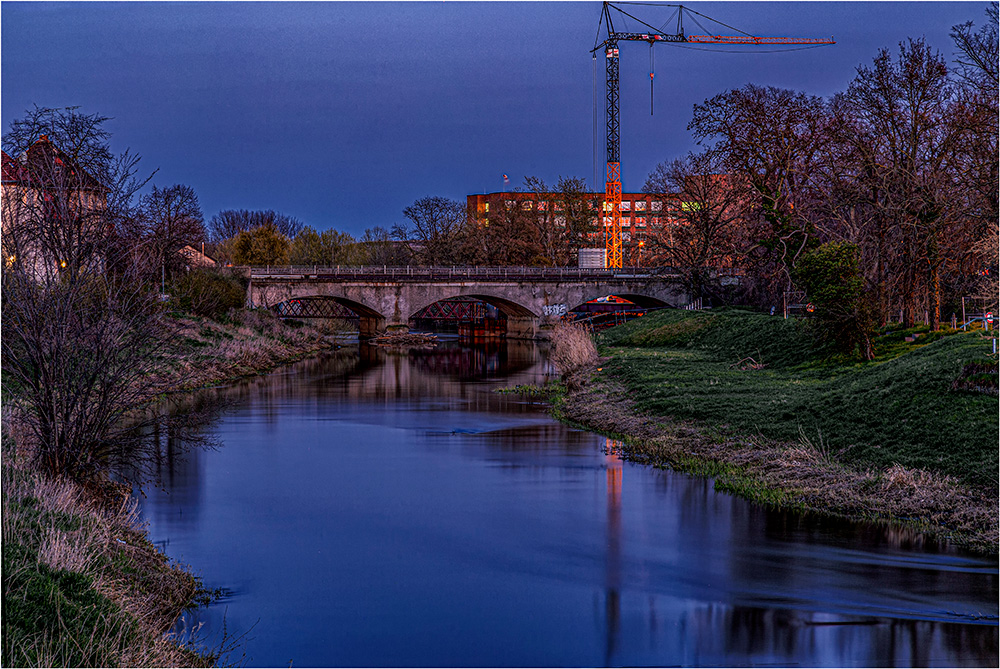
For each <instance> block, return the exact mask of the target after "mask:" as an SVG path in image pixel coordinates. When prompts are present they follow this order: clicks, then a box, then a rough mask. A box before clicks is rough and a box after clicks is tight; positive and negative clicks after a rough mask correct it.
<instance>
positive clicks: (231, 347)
mask: <svg viewBox="0 0 1000 669" xmlns="http://www.w3.org/2000/svg"><path fill="white" fill-rule="evenodd" d="M177 325H178V327H179V333H178V340H179V341H180V342H182V343H181V344H180V345H179V346H178V347H177V348H176V350H174V351H172V352H171V353H170V354H169V357H170V359H171V365H170V366H171V375H170V378H167V379H164V380H163V383H164V385H166V386H168V387H170V388H172V389H173V390H185V389H190V388H197V387H201V386H205V385H208V384H212V383H218V382H220V381H225V380H229V379H233V378H238V377H242V376H250V375H254V374H261V373H264V372H267V371H269V370H271V369H273V368H274V367H276V366H277V365H280V364H284V363H287V362H292V361H294V360H297V359H299V358H302V357H304V356H306V355H309V354H311V353H316V352H318V351H321V350H323V349H325V348H328V347H329V346H330V342H329V340H328V339H327V335H325V334H324V333H323V332H322V331H320V330H318V329H316V328H313V327H311V326H309V325H302V326H300V327H292V326H290V325H287V324H286V323H284V322H283V321H282V320H281V319H280V318H277V317H276V316H274V315H273V314H272V313H270V312H268V311H262V310H254V311H246V310H239V311H233V312H232V313H230V315H229V319H228V321H227V322H225V323H220V322H217V321H212V320H210V319H205V318H199V317H195V316H189V317H182V318H178V319H177Z"/></svg>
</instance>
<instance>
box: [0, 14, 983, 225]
mask: <svg viewBox="0 0 1000 669" xmlns="http://www.w3.org/2000/svg"><path fill="white" fill-rule="evenodd" d="M688 6H690V7H691V8H692V9H695V10H696V11H698V12H701V13H702V14H706V15H708V16H711V17H713V18H715V19H718V20H719V21H722V22H724V23H727V24H729V25H731V26H734V27H736V28H739V29H741V30H743V31H746V32H750V33H753V34H756V35H764V36H797V37H829V36H833V37H834V38H835V39H836V40H837V42H838V43H837V44H836V45H835V46H827V47H822V48H812V49H805V50H802V49H800V50H795V51H789V52H784V53H774V52H773V50H774V48H773V47H764V48H757V49H755V48H753V47H739V48H735V49H729V50H728V52H726V53H720V52H719V51H718V50H717V49H718V47H712V46H698V47H697V48H691V47H693V46H695V45H667V44H660V45H657V46H656V50H655V54H654V56H655V72H656V78H655V114H654V115H653V116H650V114H649V60H650V57H649V51H650V49H649V47H648V46H647V45H646V44H641V43H624V44H623V45H622V46H621V82H622V87H621V132H622V141H621V156H622V179H623V190H625V191H626V192H630V191H636V190H639V189H640V188H641V187H642V184H643V182H644V181H645V178H646V175H647V174H648V173H649V172H650V171H651V170H652V169H653V168H654V167H655V166H656V164H657V163H658V162H661V161H665V160H670V159H673V158H676V157H680V156H682V155H683V154H685V153H686V152H687V151H689V150H691V149H693V148H694V144H693V142H692V140H691V139H690V133H689V132H688V131H687V130H686V126H687V124H688V121H689V120H690V118H691V112H692V107H693V105H695V104H696V103H701V102H703V101H704V100H706V99H707V98H710V97H712V96H713V95H715V94H717V93H721V92H723V91H726V90H728V89H731V88H738V87H741V86H743V85H745V84H747V83H756V84H760V85H768V86H776V87H781V88H790V89H795V90H801V91H805V92H807V93H810V94H814V95H820V96H829V95H831V94H833V93H836V92H838V91H842V90H843V89H844V88H845V87H846V86H847V85H848V83H849V82H850V81H851V79H852V78H853V77H854V75H855V68H856V67H857V66H858V65H862V64H864V65H868V64H870V63H871V61H872V59H873V58H874V57H875V55H876V54H877V52H878V50H879V49H880V48H882V47H889V48H892V49H893V50H895V49H896V45H897V44H898V43H899V42H900V41H901V40H905V39H906V38H907V37H914V38H915V37H925V38H926V39H927V41H928V42H929V43H930V44H931V46H933V47H934V48H936V49H938V50H939V51H940V52H941V53H942V54H943V55H944V56H945V57H946V58H947V59H948V60H949V62H950V61H953V59H954V55H953V51H954V47H953V45H952V42H951V39H950V38H949V36H948V33H949V31H950V29H951V26H953V25H955V24H958V23H963V22H965V21H970V20H971V21H975V23H976V25H977V27H978V26H979V25H982V23H983V21H985V20H986V13H985V10H986V8H987V6H988V5H987V3H985V2H974V3H969V2H915V3H914V2H884V3H875V2H852V3H832V2H831V3H826V2H808V3H801V2H772V3H758V2H692V3H690V5H688ZM623 7H624V5H623ZM627 9H628V10H629V11H630V12H633V13H635V14H637V15H639V16H640V17H643V18H646V17H648V18H650V19H652V20H651V21H650V22H651V23H653V24H654V25H660V24H662V23H663V22H665V21H666V20H667V18H668V17H669V16H670V15H671V13H672V12H673V9H672V8H666V7H635V6H631V7H628V8H627ZM600 13H601V5H600V3H579V2H537V3H536V2H528V3H508V2H488V3H462V2H454V3H452V2H446V3H442V2H437V3H429V2H428V3H422V2H420V3H418V2H413V3H409V2H408V3H381V2H362V3H347V2H343V3H341V2H334V3H321V2H309V3H284V2H281V3H239V2H220V3H212V2H205V3H202V2H198V3H182V2H171V3H146V2H135V3H132V2H116V3H82V2H81V3H77V2H73V3H35V2H31V3H22V2H8V1H6V0H5V1H4V2H3V3H2V5H0V31H2V33H0V36H2V42H0V44H2V54H0V55H2V97H0V103H2V110H0V113H2V123H3V129H4V131H6V130H7V129H8V128H9V126H10V123H11V121H12V120H13V119H16V118H18V117H20V116H22V115H23V114H24V112H25V110H26V109H29V108H31V107H32V106H33V105H39V106H43V107H66V106H70V105H79V106H80V111H81V112H84V113H100V114H103V115H105V116H110V117H113V120H112V121H110V122H109V123H108V129H109V130H110V131H111V132H112V133H113V142H112V146H113V148H114V149H116V150H119V151H120V150H122V149H124V148H126V147H129V148H131V149H132V150H133V151H135V152H137V153H139V154H140V155H142V157H143V161H142V166H143V169H144V170H145V171H146V172H147V173H148V172H151V171H153V170H154V169H158V170H159V171H158V172H157V173H156V175H155V177H154V179H153V183H155V184H156V185H158V186H169V185H171V184H175V183H181V184H187V185H189V186H191V187H193V188H194V189H195V191H196V192H197V194H198V197H199V199H200V201H201V205H202V209H203V211H204V213H205V219H206V221H207V220H208V219H209V218H211V216H212V215H213V214H215V213H217V212H218V211H220V210H222V209H274V210H277V211H279V212H282V213H285V214H288V215H291V216H295V217H296V218H298V219H300V220H302V221H303V222H304V223H306V224H308V225H312V226H313V227H315V228H317V229H320V230H323V229H327V228H330V227H335V228H337V229H339V230H344V231H347V232H350V233H352V234H355V235H358V234H360V233H361V232H362V231H363V230H364V229H365V228H367V227H371V226H375V225H381V226H384V227H390V226H392V224H394V223H397V222H403V221H404V220H405V219H404V217H403V214H402V210H403V208H404V207H406V206H408V205H410V204H412V203H413V202H414V201H415V200H416V199H418V198H421V197H423V196H427V195H439V196H443V197H449V198H453V199H456V200H461V201H463V202H464V199H465V196H466V195H468V194H470V193H481V192H484V191H497V190H503V189H504V188H505V186H504V183H503V180H502V175H503V174H507V175H508V176H509V177H510V184H509V186H507V188H513V187H514V186H517V185H521V183H522V182H523V179H524V177H526V176H538V177H541V178H542V179H544V180H545V181H546V182H550V183H551V182H555V181H556V180H557V179H558V177H559V176H560V175H562V176H578V177H582V178H585V179H587V180H588V181H589V182H590V183H591V184H593V181H594V174H595V167H594V162H595V161H594V155H595V152H594V117H593V113H594V90H593V89H594V61H593V60H592V57H591V54H590V50H591V49H592V48H593V46H594V43H595V37H596V35H597V28H598V19H599V18H600ZM702 23H703V24H704V25H705V27H706V28H709V30H711V31H712V32H720V33H721V32H723V29H722V28H719V27H718V26H714V27H713V26H712V24H709V23H706V22H705V21H704V20H702ZM685 28H686V32H687V33H689V34H698V33H702V32H703V31H702V30H701V29H699V28H698V27H697V26H696V25H695V24H694V23H687V24H686V26H685ZM725 32H726V33H729V32H731V31H725ZM733 51H736V53H733ZM597 67H598V71H597V76H598V87H599V95H600V104H601V107H600V113H601V118H602V119H603V90H604V89H603V87H604V69H603V68H604V62H603V59H602V58H599V59H598V60H597ZM602 123H603V120H602ZM598 142H599V145H600V146H601V147H603V142H604V139H603V127H602V129H601V135H600V136H599V138H598ZM600 160H602V161H603V155H602V156H601V157H600ZM598 169H599V170H602V169H603V168H602V166H600V165H599V166H598ZM601 179H602V180H603V172H601ZM599 188H600V189H601V190H603V184H601V185H599Z"/></svg>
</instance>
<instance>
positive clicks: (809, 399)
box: [599, 308, 1000, 490]
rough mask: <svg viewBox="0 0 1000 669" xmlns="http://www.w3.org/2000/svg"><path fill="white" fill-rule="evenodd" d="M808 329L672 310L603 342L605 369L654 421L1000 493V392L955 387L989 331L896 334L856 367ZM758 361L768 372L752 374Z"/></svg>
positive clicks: (802, 324) (981, 353) (984, 350)
mask: <svg viewBox="0 0 1000 669" xmlns="http://www.w3.org/2000/svg"><path fill="white" fill-rule="evenodd" d="M810 328H811V323H809V322H806V321H802V320H787V321H786V320H784V319H781V318H775V317H771V316H765V315H762V314H757V313H753V312H749V311H745V310H741V309H735V308H728V309H719V310H714V311H712V312H687V311H673V310H670V311H663V312H660V313H657V314H654V315H651V316H647V317H645V318H641V319H637V320H634V321H632V322H630V323H628V324H626V325H624V326H621V327H618V328H614V329H612V330H609V331H608V332H606V333H605V334H603V335H602V336H601V337H600V339H599V344H600V345H601V347H602V353H603V354H605V355H607V354H609V353H610V354H611V355H612V359H611V361H610V362H608V364H606V365H605V367H604V370H605V372H606V373H607V374H609V375H610V376H611V377H612V378H614V379H615V380H617V381H619V382H621V383H623V384H624V385H625V386H626V387H627V388H628V389H629V390H630V391H631V392H632V394H633V396H634V397H635V398H636V399H637V408H638V409H640V410H641V411H643V412H648V413H650V414H654V415H661V416H671V417H675V418H679V419H695V420H699V421H704V422H705V423H707V424H709V425H711V426H713V427H717V428H719V429H720V430H721V431H722V432H723V433H726V434H760V435H762V436H764V437H767V438H769V439H776V440H781V441H789V442H795V441H805V440H808V441H809V442H810V443H811V444H812V445H813V446H815V447H817V448H819V449H821V450H822V451H824V452H827V453H830V454H832V455H834V456H835V457H836V458H837V459H838V460H840V461H842V462H845V463H851V464H856V465H858V466H862V467H864V466H877V467H881V468H884V467H889V466H891V465H893V464H896V463H898V464H901V465H904V466H907V467H912V468H920V469H926V470H929V471H937V472H941V473H944V474H948V475H951V476H954V477H956V478H958V479H960V480H962V481H965V482H967V483H971V484H974V485H977V486H982V487H984V488H987V489H990V490H996V488H997V469H998V449H997V444H998V440H1000V434H998V416H1000V405H998V401H997V398H996V397H993V396H989V395H984V394H977V393H971V392H962V391H954V390H952V389H951V386H952V382H953V381H954V380H955V379H957V378H959V377H960V376H961V374H962V370H963V367H964V366H965V365H966V364H968V363H970V362H972V361H974V360H981V359H983V358H986V357H988V355H989V351H990V349H989V348H988V344H987V343H986V340H985V339H984V338H983V337H982V335H981V333H977V332H966V333H962V332H958V333H952V334H949V335H947V336H942V335H940V334H938V333H931V334H930V335H924V336H923V337H922V338H919V339H917V340H916V341H915V342H913V343H905V342H904V341H903V339H904V335H905V334H911V333H912V332H913V331H906V332H902V331H898V332H895V333H891V334H886V335H883V336H882V337H880V338H879V340H878V341H877V344H876V345H877V347H878V357H877V358H876V360H874V361H873V362H870V363H858V362H855V361H851V360H848V359H845V358H843V357H838V356H835V355H833V354H832V353H831V352H830V351H829V350H828V349H826V348H824V347H823V346H821V345H818V344H817V343H816V337H815V336H813V333H812V332H811V330H810ZM747 357H752V358H753V361H754V362H756V363H763V364H764V365H765V366H764V367H762V368H759V369H751V368H749V366H748V365H747V364H746V362H747V361H744V363H743V364H742V365H740V364H738V363H739V362H740V361H741V360H744V359H745V358H747Z"/></svg>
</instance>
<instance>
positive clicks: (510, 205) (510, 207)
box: [507, 200, 514, 209]
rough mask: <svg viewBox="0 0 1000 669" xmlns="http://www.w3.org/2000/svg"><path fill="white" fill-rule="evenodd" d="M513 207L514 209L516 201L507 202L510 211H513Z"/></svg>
mask: <svg viewBox="0 0 1000 669" xmlns="http://www.w3.org/2000/svg"><path fill="white" fill-rule="evenodd" d="M513 207H514V201H513V200H507V208H508V209H513Z"/></svg>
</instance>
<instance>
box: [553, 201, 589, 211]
mask: <svg viewBox="0 0 1000 669" xmlns="http://www.w3.org/2000/svg"><path fill="white" fill-rule="evenodd" d="M554 204H555V208H556V211H562V210H563V203H562V202H555V203H554ZM591 209H593V207H591Z"/></svg>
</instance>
